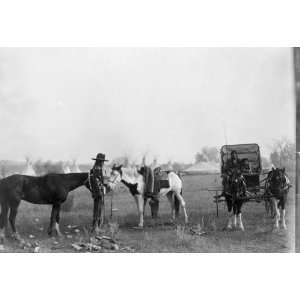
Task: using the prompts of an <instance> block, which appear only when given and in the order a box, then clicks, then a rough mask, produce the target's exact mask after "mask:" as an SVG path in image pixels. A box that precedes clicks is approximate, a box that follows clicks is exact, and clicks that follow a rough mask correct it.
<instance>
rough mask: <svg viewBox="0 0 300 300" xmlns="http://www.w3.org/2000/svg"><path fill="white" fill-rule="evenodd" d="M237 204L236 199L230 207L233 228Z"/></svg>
mask: <svg viewBox="0 0 300 300" xmlns="http://www.w3.org/2000/svg"><path fill="white" fill-rule="evenodd" d="M237 211H238V209H237V204H236V201H235V203H234V204H233V207H232V227H233V228H236V221H237V220H236V216H237Z"/></svg>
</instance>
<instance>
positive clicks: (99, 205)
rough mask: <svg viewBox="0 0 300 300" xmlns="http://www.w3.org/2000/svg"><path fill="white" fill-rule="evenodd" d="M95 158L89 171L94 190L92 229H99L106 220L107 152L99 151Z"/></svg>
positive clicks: (91, 185)
mask: <svg viewBox="0 0 300 300" xmlns="http://www.w3.org/2000/svg"><path fill="white" fill-rule="evenodd" d="M92 159H93V160H95V164H94V166H93V168H92V169H91V170H90V173H89V180H90V187H91V190H92V196H93V198H94V212H93V225H92V226H93V227H92V231H97V230H99V227H101V226H102V225H103V222H104V194H105V185H104V175H103V166H104V162H105V161H108V160H106V159H105V154H103V153H98V154H97V156H96V158H92Z"/></svg>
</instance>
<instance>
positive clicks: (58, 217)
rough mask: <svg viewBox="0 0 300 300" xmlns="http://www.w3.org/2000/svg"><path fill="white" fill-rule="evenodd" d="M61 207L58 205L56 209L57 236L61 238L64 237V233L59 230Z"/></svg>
mask: <svg viewBox="0 0 300 300" xmlns="http://www.w3.org/2000/svg"><path fill="white" fill-rule="evenodd" d="M60 207H61V204H57V205H56V208H55V212H56V215H55V230H56V234H57V235H58V236H59V237H62V233H61V232H60V229H59V220H60V215H59V214H60Z"/></svg>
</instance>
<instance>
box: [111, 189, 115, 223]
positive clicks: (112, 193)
mask: <svg viewBox="0 0 300 300" xmlns="http://www.w3.org/2000/svg"><path fill="white" fill-rule="evenodd" d="M113 199H114V191H111V197H110V220H112V217H113Z"/></svg>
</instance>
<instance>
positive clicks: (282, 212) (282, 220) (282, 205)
mask: <svg viewBox="0 0 300 300" xmlns="http://www.w3.org/2000/svg"><path fill="white" fill-rule="evenodd" d="M285 202H286V197H285V196H284V197H283V198H282V199H281V200H280V224H281V227H282V228H283V229H286V222H285Z"/></svg>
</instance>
